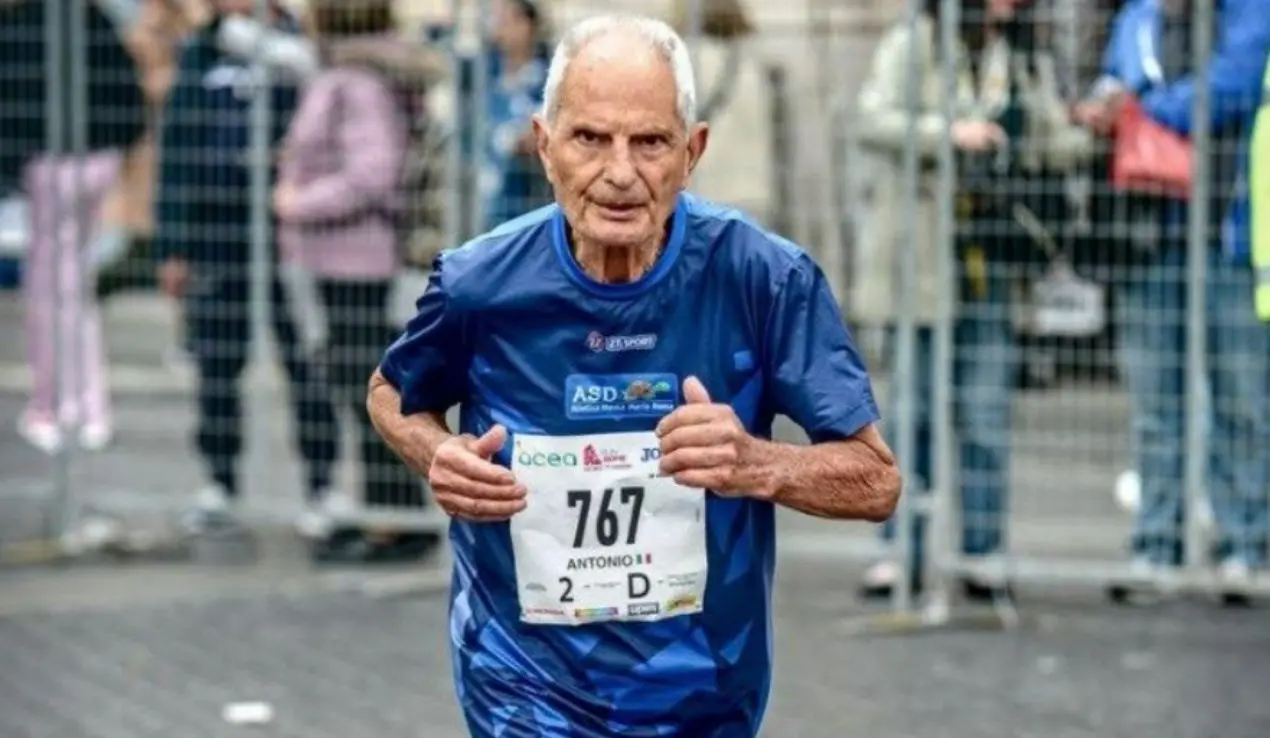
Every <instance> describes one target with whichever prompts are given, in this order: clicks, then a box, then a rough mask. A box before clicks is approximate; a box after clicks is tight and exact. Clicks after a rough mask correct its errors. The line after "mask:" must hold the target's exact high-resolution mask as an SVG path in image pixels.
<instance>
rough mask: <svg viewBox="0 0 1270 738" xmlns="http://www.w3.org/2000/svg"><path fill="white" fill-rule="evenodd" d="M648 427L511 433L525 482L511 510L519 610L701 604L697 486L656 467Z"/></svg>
mask: <svg viewBox="0 0 1270 738" xmlns="http://www.w3.org/2000/svg"><path fill="white" fill-rule="evenodd" d="M659 458H660V452H659V443H658V441H657V437H656V436H655V435H654V434H653V433H651V432H646V433H612V434H604V435H593V436H527V435H519V434H517V435H516V436H515V444H514V450H513V456H512V471H513V472H514V473H515V475H516V478H517V480H519V481H520V482H521V483H522V484H524V485H525V486H526V487H527V488H528V490H529V494H528V500H527V504H526V507H525V509H524V510H522V511H521V512H520V513H518V514H517V515H516V516H515V517H513V518H512V519H511V539H512V551H513V553H514V555H515V558H516V589H517V594H518V596H519V599H520V617H521V620H523V621H524V622H526V623H535V624H544V625H582V624H585V623H599V622H607V621H615V620H616V621H621V620H627V621H630V620H638V621H651V620H662V619H665V618H669V617H673V616H676V615H687V614H691V613H696V612H700V611H701V607H702V603H703V602H704V601H705V589H706V573H707V565H706V533H705V519H706V493H705V492H704V491H703V490H699V489H692V488H688V487H682V486H680V485H678V484H676V483H675V481H674V480H673V479H670V478H667V477H661V476H659V475H658V471H657V469H658V467H657V465H658V460H659Z"/></svg>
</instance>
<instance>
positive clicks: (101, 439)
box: [79, 423, 115, 451]
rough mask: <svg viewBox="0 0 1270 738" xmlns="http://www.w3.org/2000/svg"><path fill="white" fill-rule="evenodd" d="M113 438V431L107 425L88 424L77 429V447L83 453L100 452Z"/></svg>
mask: <svg viewBox="0 0 1270 738" xmlns="http://www.w3.org/2000/svg"><path fill="white" fill-rule="evenodd" d="M114 437H115V432H114V429H113V428H111V427H110V425H109V424H108V423H89V424H86V425H84V427H82V428H80V429H79V446H80V448H82V449H84V450H85V451H101V450H103V449H105V448H106V447H107V446H109V445H110V442H111V441H112V440H113V439H114Z"/></svg>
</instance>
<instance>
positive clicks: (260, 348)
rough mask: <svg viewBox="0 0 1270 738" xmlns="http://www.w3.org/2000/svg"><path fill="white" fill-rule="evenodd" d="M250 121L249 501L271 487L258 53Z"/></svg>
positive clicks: (265, 191)
mask: <svg viewBox="0 0 1270 738" xmlns="http://www.w3.org/2000/svg"><path fill="white" fill-rule="evenodd" d="M270 10H271V8H270V2H269V0H256V1H255V12H254V15H255V19H256V21H257V22H258V23H260V24H261V25H262V26H263V27H265V28H268V27H269V25H270V24H269V15H270ZM251 82H252V90H253V94H252V99H251V119H250V120H251V125H250V131H249V139H248V140H249V144H248V166H249V168H250V172H249V182H250V186H249V191H250V199H251V205H250V214H249V218H250V221H249V229H250V230H249V235H248V238H249V241H250V267H249V270H250V271H249V279H250V282H249V284H250V287H249V293H248V294H249V301H250V302H249V304H250V308H249V310H250V321H249V324H250V326H251V327H250V330H251V337H250V340H249V344H248V364H247V365H248V367H249V369H248V376H249V377H250V380H249V381H248V382H246V383H245V384H246V387H245V388H244V389H245V390H246V392H245V394H246V395H247V398H245V399H248V401H247V402H244V403H243V406H244V407H245V408H246V417H245V418H243V422H244V423H245V426H246V427H245V431H246V443H245V444H244V446H245V449H244V450H245V454H244V455H245V456H246V458H244V459H243V461H244V462H245V463H244V466H245V469H244V471H246V474H243V475H242V476H241V477H240V478H241V480H242V483H243V487H244V488H243V490H242V495H241V496H242V497H244V498H245V499H250V500H264V499H267V497H266V495H267V493H268V492H269V489H268V488H269V487H270V486H271V479H270V477H271V474H270V465H269V463H268V458H269V418H270V415H271V414H270V413H269V412H268V410H267V409H266V408H267V407H268V405H267V404H266V402H265V398H266V396H267V388H266V387H267V380H266V378H267V376H268V368H267V367H268V365H269V344H268V340H269V335H270V333H271V331H270V322H271V321H270V317H271V304H272V303H271V298H272V291H271V289H270V284H271V281H272V279H273V272H272V268H273V264H272V256H271V251H272V249H271V244H270V236H271V234H270V231H271V228H270V211H271V210H272V208H271V203H272V195H273V193H272V192H271V191H270V190H271V182H270V179H271V177H270V171H271V169H272V164H271V159H272V141H271V140H270V139H271V138H272V136H271V135H270V127H271V124H272V120H271V118H272V115H271V113H272V111H271V110H270V108H271V103H272V100H273V93H272V89H271V83H272V79H271V75H270V71H269V66H268V64H266V63H265V62H264V59H263V58H261V56H260V55H259V54H256V55H254V56H253V57H252V60H251Z"/></svg>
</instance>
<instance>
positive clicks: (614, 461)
mask: <svg viewBox="0 0 1270 738" xmlns="http://www.w3.org/2000/svg"><path fill="white" fill-rule="evenodd" d="M582 468H583V469H585V470H587V471H601V470H604V469H629V468H631V464H630V462H628V461H627V460H626V454H624V453H622V452H621V451H618V450H616V449H611V448H598V447H596V446H595V445H594V444H590V443H588V444H587V445H586V446H584V447H583V448H582Z"/></svg>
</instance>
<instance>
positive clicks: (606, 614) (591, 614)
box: [573, 607, 617, 620]
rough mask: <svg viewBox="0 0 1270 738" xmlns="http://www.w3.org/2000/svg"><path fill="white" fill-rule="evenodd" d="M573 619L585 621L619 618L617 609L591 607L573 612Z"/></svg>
mask: <svg viewBox="0 0 1270 738" xmlns="http://www.w3.org/2000/svg"><path fill="white" fill-rule="evenodd" d="M573 617H575V618H581V619H584V620H595V619H598V618H615V617H617V608H616V607H591V608H585V609H578V610H574V611H573Z"/></svg>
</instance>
